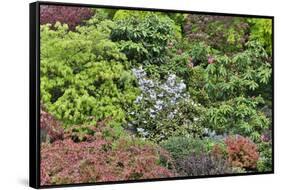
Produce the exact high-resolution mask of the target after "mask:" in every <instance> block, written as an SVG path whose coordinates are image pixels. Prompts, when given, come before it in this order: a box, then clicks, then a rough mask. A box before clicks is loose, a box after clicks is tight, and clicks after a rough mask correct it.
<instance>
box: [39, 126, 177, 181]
mask: <svg viewBox="0 0 281 190" xmlns="http://www.w3.org/2000/svg"><path fill="white" fill-rule="evenodd" d="M89 129H91V131H94V133H92V135H90V134H89V133H85V136H83V138H82V140H81V139H80V140H77V137H76V135H73V134H72V135H71V132H70V133H66V134H65V138H64V140H58V141H55V142H53V143H42V144H41V185H51V184H70V183H91V182H104V181H122V180H137V179H151V178H163V177H173V176H175V175H176V174H175V172H174V167H173V161H172V159H171V158H170V156H169V154H168V153H167V152H166V151H165V150H163V149H161V148H159V147H157V146H156V145H145V144H139V143H136V141H135V140H134V138H133V137H130V138H129V139H128V138H120V139H118V140H114V139H112V138H107V137H105V136H104V135H103V134H104V133H107V135H108V134H109V133H110V132H111V131H110V128H109V127H106V126H103V124H102V123H99V124H98V127H96V126H95V127H90V128H89ZM161 164H162V165H161ZM163 165H165V167H163ZM167 168H170V169H167Z"/></svg>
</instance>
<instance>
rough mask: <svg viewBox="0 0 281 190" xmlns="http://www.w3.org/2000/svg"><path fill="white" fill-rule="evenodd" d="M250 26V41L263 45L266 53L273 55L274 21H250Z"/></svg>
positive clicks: (254, 19)
mask: <svg viewBox="0 0 281 190" xmlns="http://www.w3.org/2000/svg"><path fill="white" fill-rule="evenodd" d="M248 22H249V25H250V32H251V33H250V39H251V40H256V41H258V42H260V43H261V44H262V46H263V47H264V48H265V50H266V52H267V53H268V54H269V55H270V56H271V55H272V20H271V19H262V18H258V19H257V18H251V19H248Z"/></svg>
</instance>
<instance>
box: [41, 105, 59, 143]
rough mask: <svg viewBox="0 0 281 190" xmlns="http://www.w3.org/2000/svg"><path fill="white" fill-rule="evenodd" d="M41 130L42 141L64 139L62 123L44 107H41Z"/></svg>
mask: <svg viewBox="0 0 281 190" xmlns="http://www.w3.org/2000/svg"><path fill="white" fill-rule="evenodd" d="M40 132H41V141H42V142H46V141H49V142H54V141H56V140H62V139H63V129H62V128H61V126H60V123H59V122H58V121H57V120H56V119H55V118H54V117H53V116H52V115H50V114H49V113H47V112H45V111H44V110H43V109H42V108H41V109H40Z"/></svg>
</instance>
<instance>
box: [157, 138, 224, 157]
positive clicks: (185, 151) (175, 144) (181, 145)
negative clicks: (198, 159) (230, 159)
mask: <svg viewBox="0 0 281 190" xmlns="http://www.w3.org/2000/svg"><path fill="white" fill-rule="evenodd" d="M219 143H222V142H220V141H214V140H212V139H208V138H205V139H199V138H193V137H190V136H178V137H170V138H169V139H167V140H165V141H163V142H161V143H160V145H161V146H162V147H163V148H165V149H166V150H168V151H169V152H170V154H171V156H172V157H173V158H174V159H176V160H177V159H180V158H183V157H185V156H188V155H190V154H200V153H210V152H212V150H213V148H214V146H215V145H217V144H219Z"/></svg>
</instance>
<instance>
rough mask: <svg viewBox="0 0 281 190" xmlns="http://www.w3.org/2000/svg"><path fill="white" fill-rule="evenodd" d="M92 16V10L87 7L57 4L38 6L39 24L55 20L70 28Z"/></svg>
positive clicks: (53, 22)
mask: <svg viewBox="0 0 281 190" xmlns="http://www.w3.org/2000/svg"><path fill="white" fill-rule="evenodd" d="M92 16H93V10H92V9H91V8H87V7H71V6H58V5H41V6H40V24H47V23H50V24H55V23H56V22H61V23H65V24H67V25H68V27H69V28H70V29H71V30H74V29H75V27H76V26H77V25H80V24H82V23H83V21H84V20H87V19H90V18H91V17H92Z"/></svg>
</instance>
